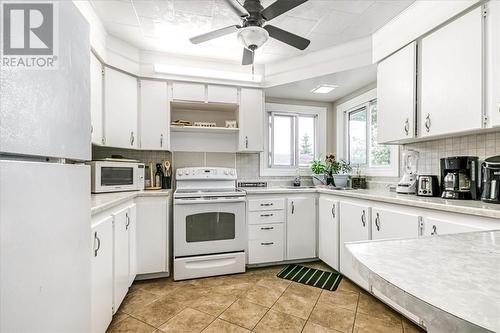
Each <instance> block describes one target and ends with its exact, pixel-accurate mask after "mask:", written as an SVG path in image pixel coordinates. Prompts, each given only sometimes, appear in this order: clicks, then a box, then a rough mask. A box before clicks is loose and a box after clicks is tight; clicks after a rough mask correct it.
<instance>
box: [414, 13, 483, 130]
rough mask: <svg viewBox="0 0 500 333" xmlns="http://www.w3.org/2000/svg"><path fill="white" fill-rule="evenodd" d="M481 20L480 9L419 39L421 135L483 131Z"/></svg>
mask: <svg viewBox="0 0 500 333" xmlns="http://www.w3.org/2000/svg"><path fill="white" fill-rule="evenodd" d="M482 29H483V15H482V8H481V7H478V8H476V9H474V10H472V11H471V12H469V13H467V14H465V15H464V16H462V17H460V18H458V19H456V20H455V21H453V22H451V23H449V24H447V25H445V26H444V27H442V28H440V29H439V30H437V31H435V32H433V33H431V34H430V35H428V36H426V37H424V38H422V41H421V45H420V48H419V54H420V56H421V57H420V61H419V66H420V72H419V74H420V77H421V80H420V85H419V89H420V110H419V134H420V136H421V137H431V136H437V135H443V134H452V133H459V132H466V131H470V130H474V129H480V128H481V127H482V98H483V75H482V66H483V61H482V58H483V45H482Z"/></svg>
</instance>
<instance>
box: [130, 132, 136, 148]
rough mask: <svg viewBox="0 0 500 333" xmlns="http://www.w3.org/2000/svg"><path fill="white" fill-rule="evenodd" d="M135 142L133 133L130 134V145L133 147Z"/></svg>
mask: <svg viewBox="0 0 500 333" xmlns="http://www.w3.org/2000/svg"><path fill="white" fill-rule="evenodd" d="M134 141H135V137H134V131H132V132H130V145H131V146H133V145H134Z"/></svg>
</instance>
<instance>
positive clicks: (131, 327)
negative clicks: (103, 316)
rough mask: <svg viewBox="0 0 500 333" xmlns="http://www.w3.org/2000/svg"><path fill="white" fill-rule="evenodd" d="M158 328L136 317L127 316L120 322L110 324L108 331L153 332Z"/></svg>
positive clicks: (115, 332)
mask: <svg viewBox="0 0 500 333" xmlns="http://www.w3.org/2000/svg"><path fill="white" fill-rule="evenodd" d="M155 330H156V328H154V327H153V326H150V325H148V324H145V323H143V322H142V321H139V320H137V319H135V318H132V317H130V316H127V318H125V319H123V320H120V321H119V322H117V323H115V324H113V325H110V326H109V328H108V329H107V331H106V332H107V333H151V332H154V331H155Z"/></svg>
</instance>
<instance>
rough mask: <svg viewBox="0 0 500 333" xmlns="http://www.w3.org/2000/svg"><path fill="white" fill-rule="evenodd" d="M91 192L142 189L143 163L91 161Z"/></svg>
mask: <svg viewBox="0 0 500 333" xmlns="http://www.w3.org/2000/svg"><path fill="white" fill-rule="evenodd" d="M89 165H90V170H91V191H92V193H104V192H121V191H139V190H143V189H144V164H143V163H137V162H116V161H92V162H90V163H89Z"/></svg>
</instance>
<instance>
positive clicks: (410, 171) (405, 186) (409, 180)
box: [396, 149, 419, 194]
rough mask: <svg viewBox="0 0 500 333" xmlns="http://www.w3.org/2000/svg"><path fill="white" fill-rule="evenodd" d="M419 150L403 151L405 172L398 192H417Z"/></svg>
mask: <svg viewBox="0 0 500 333" xmlns="http://www.w3.org/2000/svg"><path fill="white" fill-rule="evenodd" d="M418 157H419V152H418V151H416V150H411V149H408V150H405V151H404V152H403V161H404V174H403V177H401V179H400V180H399V183H398V186H397V187H396V192H397V193H404V194H415V193H416V192H417V168H418Z"/></svg>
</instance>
